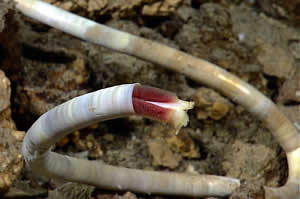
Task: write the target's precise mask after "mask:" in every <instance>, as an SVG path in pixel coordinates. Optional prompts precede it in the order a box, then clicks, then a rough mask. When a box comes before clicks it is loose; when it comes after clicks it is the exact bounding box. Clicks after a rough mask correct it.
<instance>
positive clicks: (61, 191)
mask: <svg viewBox="0 0 300 199" xmlns="http://www.w3.org/2000/svg"><path fill="white" fill-rule="evenodd" d="M94 189H95V187H93V186H91V185H86V184H79V183H73V182H69V183H65V184H63V185H61V186H59V187H58V188H56V189H55V190H53V191H50V193H49V196H48V199H68V198H77V199H90V198H91V195H92V193H93V191H94Z"/></svg>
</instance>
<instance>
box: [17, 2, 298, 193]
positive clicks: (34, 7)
mask: <svg viewBox="0 0 300 199" xmlns="http://www.w3.org/2000/svg"><path fill="white" fill-rule="evenodd" d="M16 1H17V8H18V9H19V10H20V11H21V12H23V13H24V14H25V15H27V16H29V17H32V18H34V19H36V20H39V21H41V22H43V23H46V24H48V25H50V26H53V27H55V28H57V29H60V30H62V31H64V32H67V33H69V34H71V35H74V36H76V37H78V38H81V39H83V40H86V41H89V42H92V43H95V44H98V45H101V46H104V47H107V48H111V49H113V50H116V51H119V52H123V53H126V54H129V55H133V56H135V57H138V58H141V59H144V60H147V61H150V62H153V63H156V64H158V65H161V66H163V67H166V68H168V69H170V70H173V71H176V72H179V73H182V74H184V75H186V76H188V77H190V78H191V79H193V80H195V81H198V82H201V83H204V84H206V85H208V86H211V87H213V88H215V89H217V90H219V91H220V92H222V93H223V94H224V95H226V96H228V97H230V98H231V99H232V100H233V101H235V102H237V103H239V104H241V105H243V106H244V107H245V108H246V109H247V110H249V111H250V112H251V113H252V114H253V115H255V116H256V117H258V118H259V119H260V120H261V121H263V122H264V124H265V125H266V126H267V127H268V128H269V130H270V131H271V133H272V134H273V136H274V137H275V139H276V140H277V142H278V143H279V144H280V146H281V147H282V148H283V149H284V151H285V152H286V154H287V158H288V164H289V178H288V181H287V183H286V185H285V186H283V187H282V188H267V187H266V188H265V191H266V198H267V199H273V198H281V199H285V198H286V195H285V194H286V191H285V190H287V192H289V193H294V194H292V196H291V197H290V198H289V199H293V198H295V199H296V198H297V197H298V195H299V189H298V190H297V188H298V187H299V186H300V167H299V162H300V160H299V159H300V150H299V147H300V136H299V133H298V132H297V130H296V128H295V127H294V125H293V124H292V123H291V122H290V121H289V120H288V119H287V118H286V116H285V115H284V114H283V113H282V112H280V111H279V109H278V108H277V107H276V105H275V104H274V103H273V102H272V101H271V100H269V99H268V98H266V97H265V96H264V95H262V94H261V93H260V92H259V91H257V90H256V89H255V88H254V87H252V86H251V85H249V84H247V83H245V82H243V81H242V80H240V79H239V78H237V77H236V76H234V75H232V74H230V73H228V72H227V71H225V70H223V69H221V68H219V67H218V66H216V65H214V64H211V63H209V62H207V61H204V60H202V59H199V58H195V57H193V56H190V55H188V54H185V53H183V52H180V51H178V50H175V49H172V48H170V47H167V46H165V45H162V44H158V43H155V42H152V41H150V40H146V39H143V38H140V37H137V36H133V35H130V34H128V33H125V32H122V31H118V30H115V29H113V28H109V27H106V26H104V25H101V24H97V23H96V22H93V21H91V20H88V19H85V18H83V17H79V16H77V15H74V14H71V13H69V12H66V11H63V10H62V9H59V8H56V7H54V6H51V5H49V4H47V3H43V2H41V1H38V0H16ZM295 188H296V189H295Z"/></svg>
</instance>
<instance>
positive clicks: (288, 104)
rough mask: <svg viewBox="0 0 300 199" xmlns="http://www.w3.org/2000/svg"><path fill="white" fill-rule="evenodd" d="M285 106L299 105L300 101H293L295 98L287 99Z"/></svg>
mask: <svg viewBox="0 0 300 199" xmlns="http://www.w3.org/2000/svg"><path fill="white" fill-rule="evenodd" d="M284 105H285V106H299V105H300V102H298V101H295V100H289V101H287V102H285V103H284Z"/></svg>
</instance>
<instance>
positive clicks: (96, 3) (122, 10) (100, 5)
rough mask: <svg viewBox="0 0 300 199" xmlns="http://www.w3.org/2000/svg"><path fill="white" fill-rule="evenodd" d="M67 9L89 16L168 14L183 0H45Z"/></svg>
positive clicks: (127, 16)
mask: <svg viewBox="0 0 300 199" xmlns="http://www.w3.org/2000/svg"><path fill="white" fill-rule="evenodd" d="M46 1H47V2H48V3H51V4H54V5H55V6H58V7H60V8H63V9H66V10H69V11H78V10H81V12H83V13H85V14H86V15H88V16H89V17H91V18H99V17H100V16H106V17H113V18H129V17H136V16H169V15H171V14H172V13H174V11H175V10H176V9H177V8H178V7H179V5H180V4H181V3H182V2H183V0H131V1H124V0H115V1H108V0H88V1H83V0H80V1H77V0H71V1H68V0H63V1H59V0H46Z"/></svg>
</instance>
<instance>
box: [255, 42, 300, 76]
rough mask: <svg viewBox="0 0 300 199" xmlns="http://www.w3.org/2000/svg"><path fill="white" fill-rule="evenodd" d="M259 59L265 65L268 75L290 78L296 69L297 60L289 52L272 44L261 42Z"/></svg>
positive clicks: (258, 52)
mask: <svg viewBox="0 0 300 199" xmlns="http://www.w3.org/2000/svg"><path fill="white" fill-rule="evenodd" d="M257 60H258V62H259V63H260V64H261V65H262V66H263V72H264V73H265V74H266V75H270V76H275V77H278V78H285V79H288V78H290V76H291V75H292V74H293V73H294V72H295V70H296V62H295V60H294V59H293V58H291V56H290V54H289V52H287V51H286V50H284V49H283V48H280V47H274V46H272V45H270V44H263V43H261V44H260V46H259V47H258V50H257Z"/></svg>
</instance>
